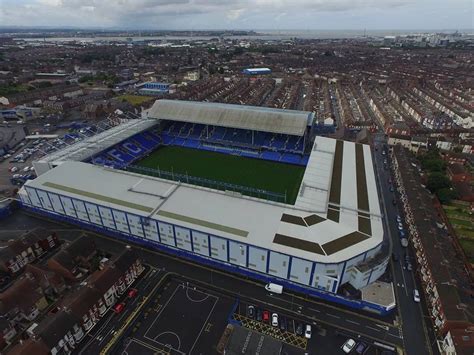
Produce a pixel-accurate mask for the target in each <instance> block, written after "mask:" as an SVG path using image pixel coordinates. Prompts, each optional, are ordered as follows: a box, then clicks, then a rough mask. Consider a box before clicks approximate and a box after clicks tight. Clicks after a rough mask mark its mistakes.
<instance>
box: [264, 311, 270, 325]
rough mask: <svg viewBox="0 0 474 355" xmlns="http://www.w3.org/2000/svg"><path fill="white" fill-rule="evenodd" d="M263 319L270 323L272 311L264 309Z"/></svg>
mask: <svg viewBox="0 0 474 355" xmlns="http://www.w3.org/2000/svg"><path fill="white" fill-rule="evenodd" d="M262 320H263V321H264V322H266V323H268V322H269V321H270V312H268V311H263V315H262Z"/></svg>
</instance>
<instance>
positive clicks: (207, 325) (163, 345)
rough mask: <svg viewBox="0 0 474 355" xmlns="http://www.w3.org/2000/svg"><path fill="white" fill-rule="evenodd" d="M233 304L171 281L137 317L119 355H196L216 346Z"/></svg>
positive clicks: (184, 284)
mask: <svg viewBox="0 0 474 355" xmlns="http://www.w3.org/2000/svg"><path fill="white" fill-rule="evenodd" d="M232 306H233V300H231V299H230V298H227V297H225V296H222V295H218V294H211V293H210V292H207V291H206V290H205V289H197V288H196V287H195V286H192V285H189V284H188V283H185V282H180V281H178V280H173V281H172V282H171V283H170V284H169V285H168V286H167V287H166V289H164V290H163V292H162V293H161V294H157V295H156V297H155V296H153V300H152V302H151V303H150V305H149V306H148V309H146V310H145V311H144V312H143V313H144V314H142V315H141V317H139V318H140V319H139V320H138V322H139V324H138V326H137V324H135V325H134V327H137V331H136V332H135V333H134V334H133V336H132V337H130V338H128V339H127V341H126V342H125V343H124V344H123V346H122V349H121V350H120V354H123V355H131V354H162V353H166V354H173V355H178V354H200V353H209V349H210V346H211V347H212V345H213V344H214V347H215V346H216V345H217V343H218V341H219V338H220V336H221V334H222V331H223V330H224V328H225V326H226V325H227V317H228V315H229V314H230V313H231V309H232Z"/></svg>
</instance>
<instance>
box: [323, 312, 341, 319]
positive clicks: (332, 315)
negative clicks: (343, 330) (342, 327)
mask: <svg viewBox="0 0 474 355" xmlns="http://www.w3.org/2000/svg"><path fill="white" fill-rule="evenodd" d="M326 314H327V315H328V316H330V317H334V318H341V317H339V316H336V315H335V314H331V313H326Z"/></svg>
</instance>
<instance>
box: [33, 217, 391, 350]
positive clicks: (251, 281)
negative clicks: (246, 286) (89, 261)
mask: <svg viewBox="0 0 474 355" xmlns="http://www.w3.org/2000/svg"><path fill="white" fill-rule="evenodd" d="M25 214H26V215H30V216H32V217H33V218H37V219H44V220H46V221H49V220H48V219H46V218H44V217H42V216H39V215H36V214H34V213H27V212H25ZM55 223H56V224H58V225H67V226H69V225H70V224H68V223H66V222H60V221H56V220H55ZM90 235H94V236H97V237H98V238H101V239H105V240H107V241H109V242H112V243H116V244H123V245H128V243H127V242H125V241H123V240H121V239H117V238H113V237H109V236H106V235H104V234H99V233H94V232H92V231H91V233H90ZM133 248H134V249H138V250H142V251H144V252H146V253H149V254H154V255H159V256H164V257H165V258H168V259H172V260H176V261H177V262H180V263H184V264H188V265H192V266H193V267H197V268H200V269H205V270H212V271H213V272H216V273H220V274H222V275H224V276H226V277H231V278H234V279H238V280H239V281H242V282H247V283H251V284H254V285H257V286H262V285H261V283H259V282H256V281H253V280H246V279H244V278H242V277H238V276H234V275H232V274H229V273H225V272H222V271H219V270H217V269H214V268H208V267H206V266H205V265H202V264H197V263H194V262H191V261H187V260H184V259H180V258H178V257H174V256H172V255H170V254H166V253H162V252H159V251H158V250H153V249H148V248H144V247H141V246H139V245H136V244H133ZM168 274H175V275H177V276H178V274H176V273H174V272H173V273H170V272H168ZM181 276H182V275H181ZM185 278H188V279H192V278H190V277H185ZM162 280H163V277H162V278H161V279H160V282H161V281H162ZM196 281H197V282H199V283H200V284H201V285H206V286H208V287H210V288H215V289H218V290H220V291H221V292H224V293H227V294H228V293H229V290H227V289H224V288H222V287H219V286H216V285H214V284H209V283H207V282H203V281H201V280H196ZM156 287H157V285H155V289H156ZM153 291H154V290H153ZM151 293H152V292H150V294H151ZM245 297H246V298H247V299H250V300H253V301H255V302H257V303H262V304H267V305H269V306H273V307H275V308H278V309H281V310H283V308H282V307H281V306H278V305H274V304H271V303H269V302H266V301H264V300H262V299H255V298H253V297H249V296H245ZM294 297H295V298H297V299H300V300H303V301H305V302H310V303H313V304H315V305H322V306H323V307H329V308H333V309H336V310H338V311H340V312H344V313H349V314H353V315H355V316H357V317H361V318H365V319H368V320H370V321H372V322H377V323H381V324H387V325H389V326H390V327H393V324H391V323H387V322H384V321H381V320H378V319H375V318H372V317H370V316H366V315H363V314H359V313H356V312H352V311H348V310H344V309H341V308H338V307H336V306H332V305H329V304H326V303H323V302H318V301H316V300H313V299H306V298H304V297H302V296H298V295H294ZM280 300H281V301H286V300H283V299H280ZM286 302H288V301H286ZM140 306H141V305H140ZM286 311H289V310H287V309H286ZM289 312H290V313H293V314H294V313H295V312H294V311H289ZM134 313H135V312H134ZM127 321H128V319H127ZM319 322H320V323H322V324H326V325H330V326H334V327H336V328H340V329H343V330H346V331H348V332H353V330H351V329H348V328H345V327H343V326H341V325H335V324H331V323H329V322H327V321H324V320H321V319H319ZM377 331H378V330H377ZM122 332H123V330H122V329H120V333H122ZM359 333H360V332H359ZM360 334H361V335H363V336H365V337H367V338H370V339H374V340H380V339H378V338H375V337H373V336H371V335H369V334H364V333H360ZM117 335H118V334H115V335H114V337H113V339H112V341H111V342H109V344H107V345H106V348H105V349H103V350H102V351H101V354H106V353H107V352H108V351H109V349H110V347H111V346H112V345H113V344H114V343H115V342H116V341H117V339H118V338H119V336H120V335H121V334H119V336H117ZM392 345H394V346H396V344H392Z"/></svg>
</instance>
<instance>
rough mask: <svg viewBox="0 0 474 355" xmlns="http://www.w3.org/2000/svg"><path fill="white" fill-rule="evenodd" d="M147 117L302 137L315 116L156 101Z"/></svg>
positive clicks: (211, 103) (285, 111) (288, 111)
mask: <svg viewBox="0 0 474 355" xmlns="http://www.w3.org/2000/svg"><path fill="white" fill-rule="evenodd" d="M148 117H149V118H155V119H163V120H171V121H181V122H191V123H201V124H206V125H215V126H221V127H229V128H240V129H249V130H253V131H262V132H271V133H282V134H289V135H295V136H303V135H304V134H305V131H306V127H307V126H308V123H310V122H311V119H312V117H313V114H312V113H311V112H307V111H293V110H282V109H274V108H268V107H256V106H243V105H232V104H220V103H214V102H195V101H179V100H157V101H155V103H154V104H153V106H152V108H151V109H150V111H149V114H148Z"/></svg>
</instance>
